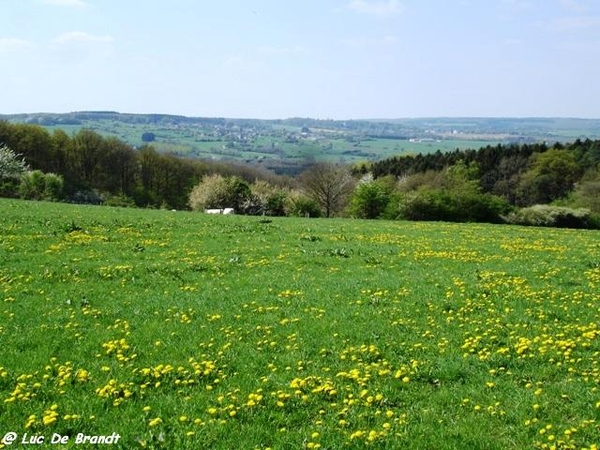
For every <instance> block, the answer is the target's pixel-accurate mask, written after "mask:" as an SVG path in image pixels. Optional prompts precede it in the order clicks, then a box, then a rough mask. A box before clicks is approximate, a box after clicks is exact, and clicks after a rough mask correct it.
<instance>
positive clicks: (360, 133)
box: [0, 111, 600, 174]
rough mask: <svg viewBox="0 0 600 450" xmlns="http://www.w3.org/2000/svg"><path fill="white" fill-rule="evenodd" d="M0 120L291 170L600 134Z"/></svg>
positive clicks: (547, 126)
mask: <svg viewBox="0 0 600 450" xmlns="http://www.w3.org/2000/svg"><path fill="white" fill-rule="evenodd" d="M0 120H6V121H8V122H11V123H28V124H36V125H40V126H42V127H44V128H46V129H48V130H50V131H52V130H54V129H57V128H60V129H63V130H65V131H66V132H67V133H70V134H71V133H75V132H77V131H79V130H80V129H82V128H86V129H90V130H93V131H96V132H98V133H100V134H102V135H103V136H114V137H118V138H119V139H121V140H123V141H124V142H126V143H128V144H130V145H132V146H135V147H139V146H141V145H143V144H151V145H152V146H153V147H154V148H156V149H157V150H158V151H161V152H163V153H172V154H176V155H180V156H188V157H193V158H199V159H210V160H234V161H239V162H244V163H249V164H253V165H257V166H261V167H264V168H267V169H269V170H273V171H275V172H277V173H291V174H293V173H298V172H299V171H300V170H301V169H302V168H303V167H306V165H307V164H309V163H311V162H313V161H319V160H329V161H339V162H344V163H357V162H361V161H379V160H382V159H385V158H389V157H393V156H402V155H409V154H418V153H422V154H429V153H434V152H437V151H438V150H439V151H441V152H448V151H453V150H456V149H461V150H462V149H478V148H480V147H483V146H487V145H496V144H510V143H519V144H523V143H538V142H550V143H553V142H557V141H558V142H568V141H574V140H575V139H587V138H589V139H598V138H600V120H598V119H593V120H592V119H570V118H419V119H394V120H390V119H374V120H317V119H310V118H289V119H281V120H257V119H229V118H208V117H185V116H178V115H169V114H127V113H119V112H115V111H80V112H72V113H65V114H54V113H32V114H14V115H0Z"/></svg>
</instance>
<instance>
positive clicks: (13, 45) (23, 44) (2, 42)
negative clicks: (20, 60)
mask: <svg viewBox="0 0 600 450" xmlns="http://www.w3.org/2000/svg"><path fill="white" fill-rule="evenodd" d="M32 47H33V44H32V43H31V42H29V41H26V40H25V39H19V38H0V53H5V52H18V51H21V50H27V49H29V48H32Z"/></svg>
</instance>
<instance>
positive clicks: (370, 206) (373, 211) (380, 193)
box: [350, 181, 390, 219]
mask: <svg viewBox="0 0 600 450" xmlns="http://www.w3.org/2000/svg"><path fill="white" fill-rule="evenodd" d="M389 201H390V191H389V190H387V189H385V187H384V186H383V185H382V184H380V183H378V182H377V181H371V182H367V183H360V184H359V185H358V187H357V188H356V190H355V191H354V193H353V194H352V198H351V199H350V214H351V215H352V216H354V217H358V218H360V219H377V218H378V217H380V216H381V215H382V214H383V212H384V211H385V209H386V207H387V205H388V203H389Z"/></svg>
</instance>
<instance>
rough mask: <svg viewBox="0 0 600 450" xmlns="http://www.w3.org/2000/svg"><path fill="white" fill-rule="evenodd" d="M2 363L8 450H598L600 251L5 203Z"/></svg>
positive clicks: (492, 234) (1, 408)
mask: <svg viewBox="0 0 600 450" xmlns="http://www.w3.org/2000/svg"><path fill="white" fill-rule="evenodd" d="M0 348H1V350H0V352H1V353H0V355H1V356H0V439H2V436H5V435H6V433H8V432H14V433H16V437H17V441H15V443H13V445H12V446H9V445H6V444H2V443H0V448H15V447H16V448H24V447H26V446H24V445H23V443H22V440H27V439H31V437H32V436H33V437H35V436H44V437H45V441H44V444H42V445H41V447H47V446H48V447H51V448H56V449H59V448H97V447H99V446H100V447H106V448H111V449H135V448H148V449H158V448H161V449H169V450H173V449H209V448H210V449H238V448H239V449H267V448H270V449H274V450H275V449H318V448H321V449H362V448H373V449H457V450H458V449H460V450H463V449H498V450H500V449H502V450H505V449H525V448H527V449H532V448H533V449H590V450H591V449H598V445H599V443H600V232H599V231H586V230H566V229H563V230H561V229H543V228H524V227H512V226H506V225H501V226H496V225H483V224H448V223H424V222H420V223H419V222H401V221H394V222H387V221H359V220H349V219H330V220H325V219H303V218H264V217H247V216H214V215H205V214H200V213H191V212H181V211H162V210H136V209H117V208H108V207H89V206H76V205H67V204H58V203H44V202H25V201H18V200H7V199H0ZM113 433H117V434H119V436H120V438H119V440H118V442H116V443H113V444H111V445H103V444H94V443H91V444H90V443H86V444H78V443H77V441H76V436H77V435H78V434H81V435H82V436H109V435H112V434H113ZM55 434H56V435H61V436H69V438H68V439H66V440H65V441H64V442H66V443H64V444H56V445H51V444H50V439H51V436H53V435H55ZM90 439H91V438H90ZM92 442H93V441H92ZM37 447H38V448H39V447H40V445H38V446H37Z"/></svg>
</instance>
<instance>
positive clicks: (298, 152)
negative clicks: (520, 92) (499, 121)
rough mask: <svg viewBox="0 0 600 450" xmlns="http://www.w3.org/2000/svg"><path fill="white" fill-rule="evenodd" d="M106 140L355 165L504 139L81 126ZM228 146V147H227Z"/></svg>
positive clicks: (186, 152) (211, 155)
mask: <svg viewBox="0 0 600 450" xmlns="http://www.w3.org/2000/svg"><path fill="white" fill-rule="evenodd" d="M83 127H85V128H90V129H92V130H94V131H96V132H98V133H100V134H102V135H105V136H114V137H117V138H119V139H121V140H123V141H125V142H127V143H128V144H130V145H133V146H141V145H143V144H144V142H143V141H142V138H141V137H142V134H143V133H145V132H150V131H151V132H153V133H155V134H156V140H155V141H153V142H150V143H149V144H151V145H152V146H154V147H155V148H156V149H157V150H160V151H165V152H173V153H176V154H179V155H182V156H194V157H200V158H207V159H235V160H245V161H248V162H251V161H254V162H256V161H257V160H262V159H267V160H269V159H274V160H278V161H286V160H293V159H298V158H300V159H303V158H315V159H317V160H334V161H341V162H346V163H354V162H358V161H365V160H379V159H384V158H388V157H390V156H396V155H407V154H418V153H424V154H425V153H434V152H436V151H438V150H440V151H442V152H447V151H453V150H456V149H460V150H464V149H478V148H480V147H484V146H486V145H496V144H498V143H501V142H503V141H502V140H472V139H443V140H439V141H434V142H411V141H410V140H408V139H381V138H366V139H364V140H361V141H360V142H358V143H352V142H348V141H347V140H345V139H342V138H318V139H314V140H309V139H305V140H301V141H299V142H295V143H286V142H285V141H284V140H283V139H282V138H281V137H277V136H264V137H260V138H258V139H256V140H255V141H252V142H250V143H248V144H246V145H244V144H239V143H234V144H233V146H230V147H227V145H228V142H229V141H227V140H210V141H203V140H201V138H200V134H197V135H196V134H194V133H193V132H191V131H189V130H188V131H186V132H182V131H179V130H175V129H168V128H165V129H161V128H157V127H153V126H149V125H131V124H122V123H118V122H113V121H107V122H99V121H96V122H94V123H89V124H87V125H86V124H84V126H83ZM46 128H48V129H49V130H53V129H56V128H62V129H64V130H65V131H66V132H67V133H69V134H71V133H74V132H76V131H77V130H78V129H80V128H82V127H81V126H72V125H67V126H60V127H57V126H52V127H46ZM229 145H231V144H229Z"/></svg>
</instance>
